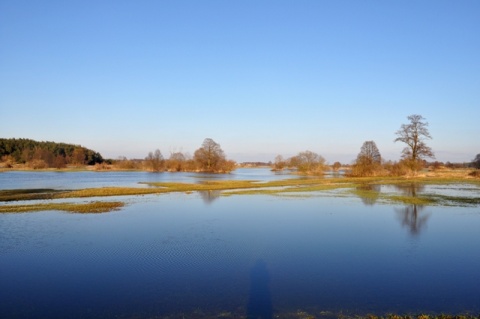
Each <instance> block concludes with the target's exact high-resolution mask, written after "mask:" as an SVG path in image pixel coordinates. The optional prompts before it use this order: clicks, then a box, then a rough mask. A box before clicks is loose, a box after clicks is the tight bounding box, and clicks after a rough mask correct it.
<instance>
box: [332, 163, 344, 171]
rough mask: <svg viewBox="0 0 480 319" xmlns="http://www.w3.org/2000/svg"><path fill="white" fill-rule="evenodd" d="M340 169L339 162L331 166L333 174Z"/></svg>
mask: <svg viewBox="0 0 480 319" xmlns="http://www.w3.org/2000/svg"><path fill="white" fill-rule="evenodd" d="M340 167H342V164H341V163H340V162H335V163H333V165H332V168H333V170H334V171H335V172H338V170H339V169H340Z"/></svg>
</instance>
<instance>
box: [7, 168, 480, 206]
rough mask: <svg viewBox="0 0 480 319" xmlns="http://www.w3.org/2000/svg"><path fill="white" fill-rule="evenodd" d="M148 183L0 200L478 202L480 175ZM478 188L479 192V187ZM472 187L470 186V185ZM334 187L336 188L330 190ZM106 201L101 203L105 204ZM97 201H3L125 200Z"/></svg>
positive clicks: (11, 193) (18, 192) (11, 194)
mask: <svg viewBox="0 0 480 319" xmlns="http://www.w3.org/2000/svg"><path fill="white" fill-rule="evenodd" d="M140 184H142V185H143V186H145V187H102V188H86V189H78V190H55V189H12V190H0V203H1V202H4V203H5V204H6V202H13V201H24V202H25V201H30V200H36V201H38V200H43V201H45V200H47V201H48V200H59V199H66V198H69V199H71V198H79V199H80V198H98V197H111V196H137V195H149V194H166V193H174V192H183V193H187V194H188V193H191V192H197V191H221V195H223V196H233V195H272V196H322V195H323V196H334V197H349V196H350V197H351V196H356V197H360V198H362V199H365V200H370V201H373V202H375V203H379V204H381V203H387V204H388V203H399V204H407V205H444V206H472V205H474V206H475V205H480V180H478V179H463V178H457V177H417V178H406V177H350V178H349V177H339V178H319V177H315V178H299V179H284V180H277V181H268V182H261V181H248V180H247V181H238V180H234V181H232V180H225V181H218V180H217V181H204V182H200V183H173V182H172V183H167V182H164V183H140ZM379 185H397V186H398V187H399V189H405V190H406V192H405V194H402V192H396V193H383V192H379V191H378V187H375V186H379ZM425 185H446V187H448V185H457V187H458V185H470V186H471V187H472V186H473V187H474V188H473V191H471V192H470V193H469V194H468V196H449V195H441V194H434V193H423V192H418V194H416V193H415V191H413V193H412V192H408V189H410V188H412V189H413V190H415V189H416V188H418V187H422V186H425ZM477 188H478V191H475V190H476V189H477ZM470 190H472V189H471V188H470ZM332 191H335V192H332ZM102 203H103V204H104V205H103V204H102ZM114 203H115V204H112V202H108V201H103V202H102V201H96V202H93V203H90V204H72V203H44V202H42V203H32V204H28V203H22V204H20V205H15V204H11V205H0V213H6V212H26V211H41V210H62V211H72V212H106V211H110V210H116V209H119V208H120V207H122V206H123V203H122V205H120V204H119V203H121V202H114Z"/></svg>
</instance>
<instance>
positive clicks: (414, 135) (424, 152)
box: [395, 114, 435, 163]
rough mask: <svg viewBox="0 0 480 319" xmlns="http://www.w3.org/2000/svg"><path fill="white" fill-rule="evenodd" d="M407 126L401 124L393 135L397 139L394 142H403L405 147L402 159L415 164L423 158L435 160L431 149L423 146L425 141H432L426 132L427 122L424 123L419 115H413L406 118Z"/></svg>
mask: <svg viewBox="0 0 480 319" xmlns="http://www.w3.org/2000/svg"><path fill="white" fill-rule="evenodd" d="M407 118H408V120H409V121H410V123H409V124H402V126H401V127H400V129H399V130H398V131H397V132H396V133H395V134H396V135H397V136H398V137H397V138H396V139H395V142H403V143H405V144H407V146H406V147H405V148H404V149H403V151H402V153H403V155H402V157H403V158H404V159H407V160H410V161H412V163H417V162H418V161H419V160H421V159H423V158H425V157H431V158H435V156H434V154H433V152H432V149H431V148H430V147H428V146H427V144H425V142H424V140H425V139H432V137H431V136H430V132H429V131H428V128H427V127H428V122H424V121H423V120H424V118H423V117H422V116H421V115H418V114H413V115H410V116H408V117H407Z"/></svg>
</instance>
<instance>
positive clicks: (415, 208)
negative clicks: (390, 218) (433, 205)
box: [395, 183, 430, 236]
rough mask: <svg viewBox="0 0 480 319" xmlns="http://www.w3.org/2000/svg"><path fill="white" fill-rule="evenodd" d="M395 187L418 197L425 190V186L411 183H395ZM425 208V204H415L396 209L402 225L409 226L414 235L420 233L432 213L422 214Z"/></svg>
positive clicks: (407, 194) (405, 193)
mask: <svg viewBox="0 0 480 319" xmlns="http://www.w3.org/2000/svg"><path fill="white" fill-rule="evenodd" d="M395 188H396V189H397V190H399V191H400V192H401V193H403V195H405V196H410V197H417V195H418V194H419V193H421V192H422V191H423V189H424V188H425V186H424V185H421V184H415V183H411V184H405V185H395ZM423 208H424V206H423V205H416V204H413V205H408V206H405V207H404V208H401V209H398V208H396V209H395V211H396V212H397V214H398V218H399V220H400V222H401V223H402V226H404V227H407V228H408V229H409V230H410V234H411V235H412V236H417V235H419V234H420V232H421V231H422V230H423V229H424V228H425V227H426V225H427V220H428V218H429V217H430V214H422V210H423Z"/></svg>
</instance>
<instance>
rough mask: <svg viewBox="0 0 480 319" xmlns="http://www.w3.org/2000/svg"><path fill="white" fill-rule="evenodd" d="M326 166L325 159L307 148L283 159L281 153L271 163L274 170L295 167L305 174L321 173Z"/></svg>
mask: <svg viewBox="0 0 480 319" xmlns="http://www.w3.org/2000/svg"><path fill="white" fill-rule="evenodd" d="M326 168H327V165H326V162H325V159H324V158H323V157H322V156H321V155H319V154H317V153H315V152H312V151H308V150H306V151H303V152H300V153H298V154H297V155H295V156H292V157H290V158H287V159H284V158H283V156H282V155H277V157H275V162H274V163H273V170H274V171H281V170H283V169H295V170H297V171H298V172H299V173H301V174H305V175H321V174H323V171H324V170H325V169H326Z"/></svg>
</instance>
